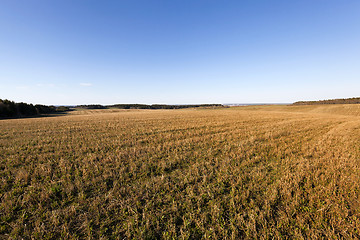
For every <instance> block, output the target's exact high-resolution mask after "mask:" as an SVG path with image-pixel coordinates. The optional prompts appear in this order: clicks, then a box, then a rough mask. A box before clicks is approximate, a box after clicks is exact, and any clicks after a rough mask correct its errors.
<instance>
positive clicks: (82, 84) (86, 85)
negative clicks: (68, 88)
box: [80, 83, 93, 87]
mask: <svg viewBox="0 0 360 240" xmlns="http://www.w3.org/2000/svg"><path fill="white" fill-rule="evenodd" d="M92 85H93V84H92V83H80V86H82V87H91V86H92Z"/></svg>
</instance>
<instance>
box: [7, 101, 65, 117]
mask: <svg viewBox="0 0 360 240" xmlns="http://www.w3.org/2000/svg"><path fill="white" fill-rule="evenodd" d="M68 110H69V108H68V107H63V106H61V107H55V106H46V105H41V104H36V105H33V104H28V103H23V102H20V103H16V102H14V101H10V100H7V99H5V100H2V99H0V118H20V117H31V116H37V115H40V114H51V113H57V112H64V111H68Z"/></svg>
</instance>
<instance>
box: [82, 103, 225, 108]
mask: <svg viewBox="0 0 360 240" xmlns="http://www.w3.org/2000/svg"><path fill="white" fill-rule="evenodd" d="M76 107H78V108H85V109H109V108H117V109H182V108H197V107H205V108H206V107H208V108H210V107H223V105H222V104H192V105H167V104H152V105H148V104H114V105H107V106H103V105H99V104H93V105H79V106H76Z"/></svg>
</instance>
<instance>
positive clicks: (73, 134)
mask: <svg viewBox="0 0 360 240" xmlns="http://www.w3.org/2000/svg"><path fill="white" fill-rule="evenodd" d="M334 107H337V108H334ZM359 117H360V108H359V105H347V106H343V105H337V106H249V107H234V108H219V109H196V110H194V109H183V110H177V111H175V110H167V111H146V110H127V111H124V110H118V109H104V110H84V111H73V112H70V113H69V114H67V115H64V116H59V117H54V118H26V119H16V120H2V121H1V122H0V152H1V154H0V170H1V171H0V180H1V184H0V199H1V202H0V238H4V239H5V238H10V239H21V238H24V239H58V238H63V239H85V238H86V239H101V238H102V239H201V238H204V239H272V238H275V239H319V238H324V239H339V238H340V239H341V238H345V239H350V238H359V237H360V213H359V211H358V209H359V201H358V199H359V197H360V168H359V165H360V160H359V159H360V149H359V139H360V128H359V125H360V118H359Z"/></svg>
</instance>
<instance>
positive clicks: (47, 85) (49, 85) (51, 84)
mask: <svg viewBox="0 0 360 240" xmlns="http://www.w3.org/2000/svg"><path fill="white" fill-rule="evenodd" d="M36 86H37V87H55V84H53V83H48V84H43V83H38V84H36Z"/></svg>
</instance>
